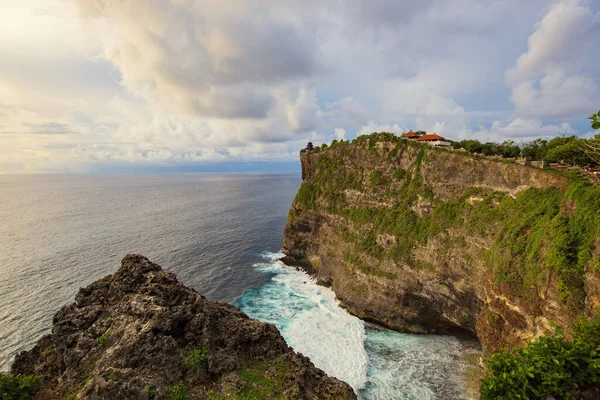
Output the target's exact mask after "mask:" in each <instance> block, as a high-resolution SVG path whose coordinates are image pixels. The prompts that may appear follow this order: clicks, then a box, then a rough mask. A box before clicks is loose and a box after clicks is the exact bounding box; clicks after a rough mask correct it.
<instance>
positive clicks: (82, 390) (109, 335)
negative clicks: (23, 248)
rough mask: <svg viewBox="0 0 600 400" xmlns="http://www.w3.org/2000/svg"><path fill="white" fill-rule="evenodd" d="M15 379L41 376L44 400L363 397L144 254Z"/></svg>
mask: <svg viewBox="0 0 600 400" xmlns="http://www.w3.org/2000/svg"><path fill="white" fill-rule="evenodd" d="M12 373H13V374H24V375H36V376H40V377H41V379H42V383H43V385H42V389H41V390H40V391H39V392H38V393H37V394H36V396H35V398H37V399H66V398H71V399H75V398H78V399H165V398H166V399H183V398H188V399H205V398H211V399H221V398H293V399H323V398H335V399H339V398H343V399H353V398H356V396H355V395H354V393H353V391H352V389H351V388H350V386H348V385H347V384H345V383H343V382H341V381H339V380H337V379H335V378H330V377H328V376H327V375H326V374H325V373H324V372H323V371H321V370H319V369H317V368H315V367H314V366H313V364H312V363H311V362H310V360H309V359H308V358H306V357H304V356H302V355H301V354H297V353H295V352H294V351H293V350H292V349H291V348H290V347H288V346H287V345H286V343H285V341H284V339H283V337H282V336H281V335H280V334H279V332H278V331H277V329H276V328H275V327H274V326H273V325H270V324H266V323H263V322H259V321H256V320H252V319H250V318H248V317H247V316H246V315H245V314H244V313H242V312H241V311H239V310H238V309H237V308H235V307H233V306H231V305H229V304H226V303H222V302H218V301H210V300H207V299H206V298H204V297H203V296H201V295H200V294H199V293H197V292H196V291H194V290H192V289H189V288H187V287H185V286H183V285H182V284H181V283H179V282H178V281H177V279H176V278H175V275H174V274H172V273H170V272H166V271H163V270H162V269H161V268H160V266H158V265H156V264H154V263H152V262H150V261H149V260H148V259H147V258H145V257H142V256H138V255H128V256H127V257H125V258H124V259H123V261H122V264H121V268H120V269H119V270H118V271H117V272H116V273H115V274H114V275H109V276H107V277H105V278H103V279H101V280H99V281H97V282H95V283H93V284H92V285H90V286H88V287H87V288H85V289H81V290H80V292H79V293H78V294H77V297H76V301H75V303H74V304H71V305H69V306H66V307H64V308H63V309H61V310H60V311H59V312H58V313H57V314H56V315H55V317H54V321H53V329H52V334H51V335H47V336H45V337H44V338H42V339H41V340H40V341H39V343H38V344H37V345H36V346H35V347H34V348H33V349H32V350H30V351H26V352H23V353H21V354H19V355H18V356H17V357H16V359H15V362H14V364H13V366H12Z"/></svg>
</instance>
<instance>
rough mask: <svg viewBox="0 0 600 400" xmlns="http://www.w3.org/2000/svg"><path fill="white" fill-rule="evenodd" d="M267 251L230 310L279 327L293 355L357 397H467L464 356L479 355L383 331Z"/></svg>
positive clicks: (461, 346)
mask: <svg viewBox="0 0 600 400" xmlns="http://www.w3.org/2000/svg"><path fill="white" fill-rule="evenodd" d="M282 256H283V254H281V253H264V254H263V257H264V262H260V263H257V264H255V265H254V268H255V269H256V270H257V271H260V272H261V273H263V274H265V276H266V277H267V279H266V281H265V283H264V284H262V285H261V286H259V287H256V288H253V289H250V290H248V291H247V292H246V293H244V295H242V296H241V297H240V298H238V299H237V300H236V301H235V303H234V304H235V305H236V306H238V307H240V308H241V309H242V310H243V311H244V312H246V313H247V314H248V315H249V316H251V317H253V318H257V319H260V320H262V321H265V322H269V323H272V324H274V325H275V326H277V328H278V329H279V330H280V331H281V333H282V335H283V336H284V337H285V339H286V341H287V342H288V344H289V345H290V346H292V347H293V348H294V350H296V351H298V352H301V353H302V354H304V355H306V356H308V357H309V358H310V359H311V360H312V361H313V363H314V364H315V365H316V366H317V367H319V368H321V369H323V370H324V371H325V372H327V373H328V374H329V375H332V376H335V377H337V378H339V379H341V380H343V381H345V382H347V383H348V384H350V385H351V386H352V387H353V388H354V390H355V392H356V393H357V394H358V395H359V398H362V399H379V400H384V399H415V400H416V399H419V400H426V399H444V400H452V399H465V398H468V396H467V395H466V393H465V390H464V383H463V381H462V376H463V373H462V371H463V370H464V369H465V368H468V366H467V365H465V364H464V363H463V362H462V361H461V357H460V355H461V353H463V352H466V351H476V350H474V349H473V348H471V347H469V345H466V344H465V343H464V342H462V341H460V340H458V339H457V338H455V337H452V336H441V335H410V334H402V333H398V332H395V331H391V330H388V329H384V328H381V327H378V326H375V325H372V324H367V323H365V322H363V321H362V320H360V319H358V318H356V317H354V316H352V315H350V314H349V313H347V312H346V311H345V310H344V309H342V308H341V307H339V305H338V302H337V300H336V299H335V294H334V293H333V291H332V290H330V289H329V288H325V287H322V286H318V285H317V284H316V283H315V282H314V280H313V279H312V278H311V277H310V276H309V275H307V274H306V273H304V272H302V271H297V270H296V269H294V268H291V267H287V266H285V265H283V263H281V262H280V261H277V260H278V259H279V258H280V257H282Z"/></svg>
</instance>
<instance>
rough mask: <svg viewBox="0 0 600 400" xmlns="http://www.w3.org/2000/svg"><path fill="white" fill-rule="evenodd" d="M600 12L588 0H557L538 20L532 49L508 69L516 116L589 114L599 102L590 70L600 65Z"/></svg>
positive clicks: (546, 116) (531, 43) (531, 41)
mask: <svg viewBox="0 0 600 400" xmlns="http://www.w3.org/2000/svg"><path fill="white" fill-rule="evenodd" d="M599 33H600V13H594V12H593V10H592V9H591V7H590V6H589V5H588V4H587V2H585V1H583V0H561V1H557V2H556V3H555V4H554V5H553V6H552V7H551V8H550V9H549V10H548V12H547V13H546V15H545V16H544V17H543V18H542V20H541V21H540V22H539V23H538V24H536V29H535V31H534V32H533V33H532V34H531V36H529V40H528V50H527V52H525V53H523V54H522V55H521V56H520V57H519V58H518V59H517V61H516V63H515V66H514V67H512V68H510V69H509V70H508V71H507V72H506V80H507V83H508V84H509V85H510V86H511V87H512V95H511V100H512V101H513V103H514V104H515V108H516V110H515V111H516V114H517V115H518V116H522V117H526V118H545V119H556V118H568V117H573V116H577V115H584V114H585V113H586V112H588V111H589V110H591V109H594V107H595V105H596V104H598V101H599V100H600V97H599V96H598V86H597V84H596V82H595V80H594V78H592V76H590V75H588V73H587V71H591V70H593V69H594V68H597V67H598V66H600V55H599V54H598V51H597V49H598V34H599Z"/></svg>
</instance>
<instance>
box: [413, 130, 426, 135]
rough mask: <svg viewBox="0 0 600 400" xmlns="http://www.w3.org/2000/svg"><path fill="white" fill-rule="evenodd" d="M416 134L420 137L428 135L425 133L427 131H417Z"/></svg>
mask: <svg viewBox="0 0 600 400" xmlns="http://www.w3.org/2000/svg"><path fill="white" fill-rule="evenodd" d="M415 133H416V134H417V135H419V136H425V135H427V132H425V131H416V132H415Z"/></svg>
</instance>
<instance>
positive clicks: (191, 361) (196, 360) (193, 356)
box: [185, 347, 208, 376]
mask: <svg viewBox="0 0 600 400" xmlns="http://www.w3.org/2000/svg"><path fill="white" fill-rule="evenodd" d="M207 355H208V354H207V351H206V349H205V348H203V347H198V348H196V349H193V350H190V351H189V352H188V353H187V357H186V359H185V365H186V366H187V367H188V368H190V369H191V370H192V371H194V373H195V374H196V375H198V376H201V375H202V374H204V370H205V368H206V356H207Z"/></svg>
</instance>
